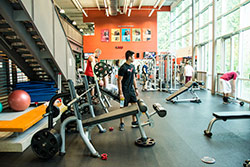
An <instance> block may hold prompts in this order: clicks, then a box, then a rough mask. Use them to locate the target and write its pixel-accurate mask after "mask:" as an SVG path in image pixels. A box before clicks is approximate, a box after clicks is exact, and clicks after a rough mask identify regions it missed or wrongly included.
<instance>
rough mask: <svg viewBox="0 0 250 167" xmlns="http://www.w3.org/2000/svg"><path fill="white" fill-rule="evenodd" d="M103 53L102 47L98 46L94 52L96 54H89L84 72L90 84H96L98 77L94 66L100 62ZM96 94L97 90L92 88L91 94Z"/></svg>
mask: <svg viewBox="0 0 250 167" xmlns="http://www.w3.org/2000/svg"><path fill="white" fill-rule="evenodd" d="M101 53H102V51H101V49H99V48H97V49H96V50H95V52H94V55H91V56H89V58H88V60H87V66H86V70H85V73H84V74H85V75H86V76H87V79H88V82H89V84H95V79H97V78H96V76H95V74H94V66H95V64H96V63H97V62H98V57H99V56H100V55H101ZM94 95H95V90H94V89H92V90H91V96H92V97H94ZM94 103H96V101H94Z"/></svg>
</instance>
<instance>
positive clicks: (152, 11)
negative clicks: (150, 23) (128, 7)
mask: <svg viewBox="0 0 250 167" xmlns="http://www.w3.org/2000/svg"><path fill="white" fill-rule="evenodd" d="M154 11H155V9H152V10H151V12H150V13H149V15H148V17H151V15H152V14H153V13H154Z"/></svg>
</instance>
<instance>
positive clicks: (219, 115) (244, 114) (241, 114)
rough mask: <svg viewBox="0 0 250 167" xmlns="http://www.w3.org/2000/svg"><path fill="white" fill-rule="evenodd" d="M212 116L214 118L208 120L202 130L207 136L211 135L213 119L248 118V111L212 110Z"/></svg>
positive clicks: (249, 116) (249, 117) (249, 113)
mask: <svg viewBox="0 0 250 167" xmlns="http://www.w3.org/2000/svg"><path fill="white" fill-rule="evenodd" d="M213 116H214V118H213V119H212V120H211V121H210V122H209V124H208V128H207V129H206V130H204V134H205V135H206V136H208V137H211V136H212V133H211V130H212V127H213V124H214V122H215V121H217V120H223V121H226V120H228V119H250V111H233V112H214V113H213Z"/></svg>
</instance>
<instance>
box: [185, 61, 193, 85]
mask: <svg viewBox="0 0 250 167" xmlns="http://www.w3.org/2000/svg"><path fill="white" fill-rule="evenodd" d="M193 73H194V69H193V67H192V66H191V65H190V64H189V62H188V61H187V62H186V65H185V67H184V76H185V83H188V82H189V81H190V80H191V79H192V76H193Z"/></svg>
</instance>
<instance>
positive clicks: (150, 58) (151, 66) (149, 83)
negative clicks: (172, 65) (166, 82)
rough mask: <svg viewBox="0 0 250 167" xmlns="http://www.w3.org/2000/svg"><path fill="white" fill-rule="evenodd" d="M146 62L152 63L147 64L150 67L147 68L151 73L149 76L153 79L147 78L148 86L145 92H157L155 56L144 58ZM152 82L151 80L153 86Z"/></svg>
mask: <svg viewBox="0 0 250 167" xmlns="http://www.w3.org/2000/svg"><path fill="white" fill-rule="evenodd" d="M145 58H146V59H148V60H151V61H152V63H148V64H150V66H149V67H148V68H151V71H152V72H151V73H150V74H149V75H153V79H151V78H150V76H148V85H147V86H146V87H147V90H146V91H157V90H158V89H157V84H156V82H157V78H156V72H157V64H156V55H150V56H148V57H145ZM152 80H153V84H152Z"/></svg>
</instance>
